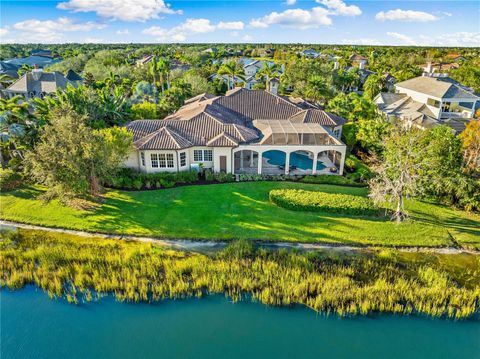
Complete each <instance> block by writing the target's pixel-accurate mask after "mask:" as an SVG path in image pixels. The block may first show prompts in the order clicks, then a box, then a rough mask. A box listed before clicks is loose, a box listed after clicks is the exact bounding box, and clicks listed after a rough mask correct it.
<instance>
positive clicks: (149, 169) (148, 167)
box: [141, 150, 178, 173]
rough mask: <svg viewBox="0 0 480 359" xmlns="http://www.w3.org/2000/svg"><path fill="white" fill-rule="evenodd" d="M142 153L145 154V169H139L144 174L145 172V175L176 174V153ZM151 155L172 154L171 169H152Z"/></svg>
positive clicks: (168, 151)
mask: <svg viewBox="0 0 480 359" xmlns="http://www.w3.org/2000/svg"><path fill="white" fill-rule="evenodd" d="M143 152H144V153H145V167H141V169H142V170H144V171H145V172H147V173H156V172H177V170H178V167H177V152H176V151H171V150H165V151H143ZM153 153H157V154H167V153H171V154H173V168H171V167H166V168H160V167H157V168H155V167H152V159H151V155H152V154H153Z"/></svg>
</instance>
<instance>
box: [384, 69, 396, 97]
mask: <svg viewBox="0 0 480 359" xmlns="http://www.w3.org/2000/svg"><path fill="white" fill-rule="evenodd" d="M382 77H383V79H384V81H385V87H386V88H387V90H388V91H391V92H393V91H394V89H395V82H397V79H396V78H395V77H394V76H392V75H391V74H390V73H388V72H384V73H383V75H382Z"/></svg>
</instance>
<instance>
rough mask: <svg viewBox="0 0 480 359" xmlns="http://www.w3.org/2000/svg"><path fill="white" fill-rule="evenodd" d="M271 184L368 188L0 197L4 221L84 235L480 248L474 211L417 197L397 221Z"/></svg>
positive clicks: (351, 191)
mask: <svg viewBox="0 0 480 359" xmlns="http://www.w3.org/2000/svg"><path fill="white" fill-rule="evenodd" d="M273 189H298V190H308V191H322V192H325V193H341V194H347V195H354V196H363V197H365V196H366V195H367V189H366V188H355V187H346V186H333V185H316V184H306V183H293V182H262V181H260V182H249V183H225V184H216V185H208V186H185V187H177V188H171V189H162V190H152V191H139V192H126V191H118V190H109V191H107V192H106V193H105V195H104V200H103V201H101V202H100V203H98V204H95V205H92V207H91V208H88V209H77V208H72V207H67V206H64V205H63V204H61V203H60V202H59V201H58V200H52V201H50V202H47V203H45V202H42V201H41V200H39V199H38V198H37V197H38V196H39V195H41V194H42V193H43V189H42V188H41V187H33V188H24V189H18V190H15V191H12V192H7V193H2V194H1V195H0V200H1V211H0V217H1V218H2V219H4V220H10V221H16V222H24V223H30V224H36V225H43V226H50V227H63V228H69V229H77V230H84V231H90V232H104V233H118V234H128V235H144V236H157V237H164V238H178V239H179V238H190V239H200V240H231V239H252V240H263V241H298V242H324V243H334V244H351V245H380V246H431V247H434V246H462V247H465V248H477V249H480V216H479V215H478V214H471V213H467V212H465V211H460V210H455V209H452V208H450V207H445V206H440V205H436V204H432V203H428V202H420V201H416V200H407V201H406V210H407V212H408V213H409V215H410V217H409V218H408V219H407V220H406V221H405V222H404V223H400V224H396V223H393V222H391V221H390V220H389V218H388V217H385V216H382V215H380V216H379V215H369V216H358V215H347V214H338V213H329V212H326V211H315V212H308V211H307V212H303V211H292V210H288V209H285V208H281V207H279V206H277V205H275V204H274V203H272V202H270V200H269V192H270V191H271V190H273Z"/></svg>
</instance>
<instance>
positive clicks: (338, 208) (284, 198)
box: [269, 189, 378, 215]
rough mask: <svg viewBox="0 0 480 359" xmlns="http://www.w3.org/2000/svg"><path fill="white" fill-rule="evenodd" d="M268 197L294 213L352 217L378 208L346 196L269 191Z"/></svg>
mask: <svg viewBox="0 0 480 359" xmlns="http://www.w3.org/2000/svg"><path fill="white" fill-rule="evenodd" d="M269 197H270V200H271V201H272V202H273V203H275V204H276V205H277V206H280V207H283V208H286V209H291V210H294V211H325V212H332V213H342V214H353V215H374V214H377V213H378V208H377V207H376V206H375V205H374V204H373V202H372V201H371V200H370V199H368V198H365V197H360V196H352V195H347V194H340V193H325V192H313V191H304V190H296V189H274V190H271V191H270V193H269Z"/></svg>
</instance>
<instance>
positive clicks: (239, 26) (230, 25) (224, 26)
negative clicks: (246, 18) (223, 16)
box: [217, 21, 245, 30]
mask: <svg viewBox="0 0 480 359" xmlns="http://www.w3.org/2000/svg"><path fill="white" fill-rule="evenodd" d="M244 27H245V24H244V23H243V22H241V21H231V22H223V21H220V22H219V23H218V25H217V28H218V29H220V30H243V28H244Z"/></svg>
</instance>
